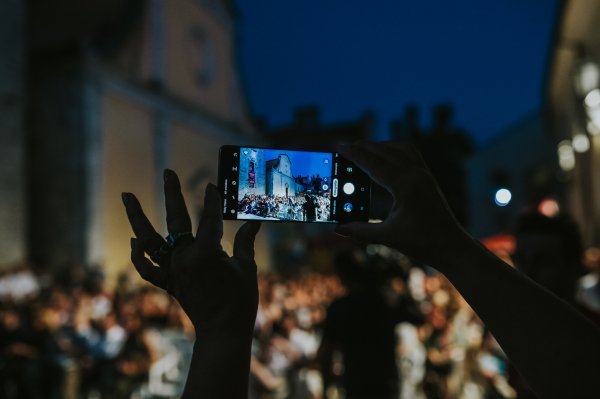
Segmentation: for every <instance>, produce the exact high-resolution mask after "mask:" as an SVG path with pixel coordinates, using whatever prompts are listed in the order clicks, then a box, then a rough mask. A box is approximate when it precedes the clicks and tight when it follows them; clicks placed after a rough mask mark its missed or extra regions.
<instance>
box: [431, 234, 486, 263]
mask: <svg viewBox="0 0 600 399" xmlns="http://www.w3.org/2000/svg"><path fill="white" fill-rule="evenodd" d="M485 252H487V250H486V249H485V248H484V247H483V245H482V244H481V243H480V242H479V241H477V240H476V239H474V238H473V237H471V236H470V235H469V234H468V233H467V232H466V231H464V230H462V229H461V230H460V231H459V232H458V233H456V234H451V235H448V238H447V239H444V241H443V242H441V243H440V244H439V246H438V250H437V251H436V253H435V254H434V255H432V256H431V259H430V262H429V266H431V267H434V268H436V269H437V270H439V271H440V272H442V273H444V274H447V273H452V272H454V271H460V270H461V269H463V268H464V267H465V265H469V264H472V263H473V258H474V257H478V256H481V255H482V254H483V253H485Z"/></svg>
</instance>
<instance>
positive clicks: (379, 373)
mask: <svg viewBox="0 0 600 399" xmlns="http://www.w3.org/2000/svg"><path fill="white" fill-rule="evenodd" d="M374 263H375V262H373V261H372V259H369V258H367V257H366V256H365V254H364V252H363V251H360V250H354V251H344V252H342V253H340V254H338V255H337V259H336V260H335V267H336V270H337V272H338V275H339V276H340V278H341V279H342V283H343V284H344V286H345V287H346V292H347V293H346V295H345V296H343V297H342V298H338V299H336V300H335V301H334V302H333V303H332V304H331V306H330V307H329V309H327V318H326V320H325V327H324V331H323V339H322V342H321V347H320V349H319V352H320V356H319V357H320V363H321V368H322V374H323V376H324V377H325V378H326V381H325V388H327V387H328V385H329V382H330V378H329V377H330V376H331V375H332V367H333V357H334V351H335V350H339V351H340V352H341V356H342V358H343V364H344V375H343V388H344V391H345V392H346V398H348V399H354V398H367V397H369V398H373V399H375V398H378V399H379V398H380V399H392V398H397V397H398V388H399V384H398V377H399V375H398V370H397V367H396V355H395V354H396V350H395V348H396V335H395V328H396V325H397V324H398V323H401V322H403V321H408V322H411V323H416V324H422V322H423V316H422V315H421V314H420V312H419V311H418V310H417V309H416V304H415V303H414V302H413V301H412V300H410V299H406V300H404V301H400V302H399V303H396V304H394V305H393V306H392V305H391V304H390V303H389V302H387V301H386V298H385V297H384V290H383V288H384V284H385V282H386V280H385V278H384V276H383V271H382V270H380V269H379V268H378V267H377V265H376V264H374ZM407 298H409V297H407Z"/></svg>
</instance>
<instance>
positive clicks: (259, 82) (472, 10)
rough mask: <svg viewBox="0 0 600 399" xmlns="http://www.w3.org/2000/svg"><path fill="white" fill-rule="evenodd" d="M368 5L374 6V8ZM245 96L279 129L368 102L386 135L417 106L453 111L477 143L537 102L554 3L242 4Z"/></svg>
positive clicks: (353, 111) (351, 115) (348, 114)
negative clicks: (299, 114)
mask: <svg viewBox="0 0 600 399" xmlns="http://www.w3.org/2000/svg"><path fill="white" fill-rule="evenodd" d="M367 4H368V6H366V5H367ZM237 5H238V7H239V11H240V14H241V15H240V26H239V29H240V31H239V34H240V55H241V60H240V61H241V66H242V73H243V77H244V81H245V85H246V89H247V91H248V99H249V102H250V106H251V109H252V112H253V113H254V114H255V115H259V116H265V117H266V118H267V120H268V122H269V125H270V126H280V125H282V124H286V123H288V122H290V121H291V119H292V112H293V109H294V108H295V107H296V106H298V105H305V104H316V105H318V106H320V107H321V112H322V119H323V120H324V122H326V123H328V122H335V121H343V120H351V119H356V118H358V117H359V116H360V115H361V114H362V113H363V111H365V110H366V109H371V110H373V111H375V113H376V115H377V117H378V138H380V139H382V138H385V137H387V132H388V124H389V122H390V120H391V119H394V118H396V117H397V116H400V115H401V114H402V113H403V110H404V107H405V106H406V105H407V104H409V103H414V104H417V105H419V106H420V111H421V117H420V119H421V124H422V125H424V126H427V125H429V123H430V107H431V106H432V105H435V104H437V103H441V102H444V103H447V102H449V103H452V104H454V106H455V120H456V124H457V125H459V126H461V127H464V128H466V129H467V130H468V131H469V132H470V133H471V134H472V135H473V137H475V139H476V141H477V142H478V143H480V144H481V143H484V142H485V141H487V140H488V139H489V138H491V137H493V136H494V135H496V134H498V132H499V131H501V130H502V129H505V128H507V127H509V126H510V125H511V124H512V123H514V122H516V121H518V120H519V118H521V117H523V116H525V115H527V114H528V113H530V112H532V111H534V110H536V109H539V107H540V104H541V99H542V86H543V79H544V74H545V71H546V64H547V59H548V51H549V46H550V44H551V38H552V32H553V29H554V23H555V11H556V10H555V9H556V0H528V1H523V0H489V1H481V0H458V1H447V0H431V1H397V0H377V1H369V2H368V1H359V0H345V1H341V0H337V1H333V0H302V1H266V0H237Z"/></svg>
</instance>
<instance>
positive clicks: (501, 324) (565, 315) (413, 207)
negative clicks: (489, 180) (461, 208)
mask: <svg viewBox="0 0 600 399" xmlns="http://www.w3.org/2000/svg"><path fill="white" fill-rule="evenodd" d="M339 152H340V153H342V155H344V156H346V157H347V158H349V159H350V160H352V161H354V162H355V163H356V164H357V165H358V166H359V167H361V168H362V169H363V170H365V171H366V172H367V173H368V174H369V175H370V176H371V178H372V179H373V180H374V181H376V182H377V183H379V184H380V185H382V186H383V187H384V188H386V189H387V190H388V191H389V192H390V193H391V194H392V196H393V197H394V205H393V206H392V210H391V212H390V214H389V215H388V217H387V218H386V219H385V220H384V221H383V222H381V223H348V224H345V225H341V226H339V227H338V232H339V233H340V234H343V235H347V236H351V237H354V238H356V239H359V240H361V241H365V242H373V243H381V244H385V245H388V246H391V247H393V248H396V249H398V250H400V251H402V252H404V253H405V254H406V255H409V256H411V257H414V258H416V259H418V260H421V261H423V262H425V263H427V264H429V265H430V266H433V267H435V268H437V269H438V270H440V271H442V272H443V273H444V274H445V275H446V277H448V279H449V280H450V282H451V283H452V284H453V285H454V286H455V287H456V288H457V289H458V291H459V292H460V293H461V295H462V296H463V297H464V298H465V299H466V300H467V302H468V303H469V305H471V307H472V308H473V309H474V310H475V312H477V314H478V315H479V317H480V318H481V320H482V321H483V322H484V323H485V325H486V327H488V328H489V329H490V330H491V332H492V333H493V334H494V336H495V338H496V339H497V340H498V342H499V343H500V345H501V346H502V349H504V351H505V352H506V354H507V355H508V357H509V359H510V360H511V362H512V363H513V364H514V365H515V366H516V368H517V369H518V370H519V372H520V373H521V374H522V376H523V377H524V378H525V380H526V382H527V383H528V385H529V386H530V387H531V388H532V389H533V390H534V391H535V393H536V394H538V395H539V397H543V398H568V397H578V398H592V397H597V396H598V392H600V379H598V378H597V374H598V373H597V369H598V368H597V357H598V354H599V353H600V330H599V329H598V328H597V327H596V326H595V325H594V324H592V323H591V322H590V321H589V320H587V319H585V318H584V317H583V316H582V315H581V314H579V313H578V312H577V311H575V310H574V309H573V308H571V307H570V306H569V305H568V304H567V303H566V302H563V301H562V300H560V299H559V298H558V297H556V296H555V295H553V294H552V293H551V292H550V291H548V290H546V289H544V288H543V287H541V286H540V285H538V284H536V283H535V282H533V281H532V280H530V279H529V278H527V277H526V276H525V275H524V274H522V273H520V272H519V271H517V270H516V269H514V268H513V267H510V266H508V265H507V264H506V263H504V262H502V261H501V260H500V259H498V258H497V257H496V256H495V255H493V254H491V253H490V252H489V251H487V250H486V249H485V248H484V247H483V246H482V245H480V244H479V243H477V241H476V240H474V239H473V238H471V237H470V236H469V235H468V234H467V233H466V232H465V231H464V230H463V229H462V228H461V227H460V225H459V224H458V222H457V221H456V220H455V218H454V216H453V215H452V212H451V211H450V209H449V208H448V206H447V204H446V201H445V199H444V197H443V195H442V194H441V192H440V190H439V188H438V186H437V184H436V182H435V179H434V178H433V176H432V175H431V173H430V172H429V171H428V169H427V167H426V166H425V163H424V162H423V160H422V159H421V157H420V155H419V154H418V152H417V151H416V150H414V149H412V148H410V147H408V146H406V145H402V144H393V143H387V144H386V143H380V144H377V143H361V144H357V145H351V146H344V147H341V148H339ZM473 205H474V206H477V204H473Z"/></svg>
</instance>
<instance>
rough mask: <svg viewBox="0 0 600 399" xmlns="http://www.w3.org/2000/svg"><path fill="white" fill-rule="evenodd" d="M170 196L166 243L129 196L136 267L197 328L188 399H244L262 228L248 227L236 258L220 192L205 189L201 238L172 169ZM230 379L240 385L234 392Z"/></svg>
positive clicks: (167, 181)
mask: <svg viewBox="0 0 600 399" xmlns="http://www.w3.org/2000/svg"><path fill="white" fill-rule="evenodd" d="M164 191H165V205H166V211H167V229H168V232H169V236H168V237H167V239H166V240H165V239H163V238H162V236H161V235H160V234H158V233H157V232H156V230H155V229H154V227H153V226H152V224H151V222H150V221H149V220H148V218H147V217H146V216H145V214H144V212H143V210H142V207H141V205H140V202H139V201H138V199H137V198H136V197H135V195H133V194H131V193H123V194H122V199H123V203H124V204H125V209H126V211H127V217H128V218H129V222H130V223H131V227H132V228H133V232H134V234H135V236H136V238H132V239H131V260H132V262H133V265H134V266H135V268H136V269H137V271H138V272H139V274H140V276H141V277H142V278H143V279H144V280H147V281H149V282H151V283H152V284H154V285H156V286H157V287H160V288H162V289H165V290H167V291H168V292H169V293H170V294H171V295H172V296H174V297H175V298H176V299H177V301H178V302H179V303H180V305H181V307H182V308H183V310H184V311H185V312H186V314H187V315H188V317H189V318H190V319H191V321H192V323H193V324H194V327H195V329H196V336H197V341H196V345H195V349H194V360H193V362H192V369H191V370H190V377H193V378H188V382H187V385H186V391H185V397H195V396H197V395H205V396H202V397H232V398H233V397H235V398H238V397H245V395H246V392H247V390H246V388H245V385H244V384H246V385H247V378H248V370H249V364H250V345H251V339H252V338H251V337H252V330H253V327H254V321H255V318H256V309H257V306H258V288H257V280H256V263H255V262H254V238H255V236H256V234H257V232H258V230H259V228H260V223H258V222H248V223H246V224H244V225H243V226H242V227H241V228H240V229H239V230H238V232H237V234H236V237H235V242H234V249H233V256H231V257H230V256H229V255H227V253H226V252H225V251H223V249H222V247H221V238H222V236H223V219H222V213H221V198H220V195H219V192H218V190H217V188H216V187H215V186H214V185H212V184H209V185H208V186H207V187H206V195H205V201H204V210H203V212H202V216H201V218H200V222H199V225H198V230H197V232H196V236H195V237H194V236H193V234H192V232H191V230H192V223H191V220H190V216H189V214H188V211H187V208H186V205H185V201H184V198H183V195H182V193H181V186H180V183H179V179H178V177H177V175H176V174H175V172H173V171H171V170H168V169H167V170H165V172H164ZM146 254H147V255H149V256H150V257H151V259H152V261H151V260H150V259H148V258H147V257H146ZM207 368H208V369H207ZM192 374H197V375H192ZM227 378H230V379H234V380H235V378H238V380H237V381H236V382H235V384H234V386H232V385H231V383H229V384H228V383H227V381H226V379H227ZM214 395H216V396H214Z"/></svg>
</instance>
